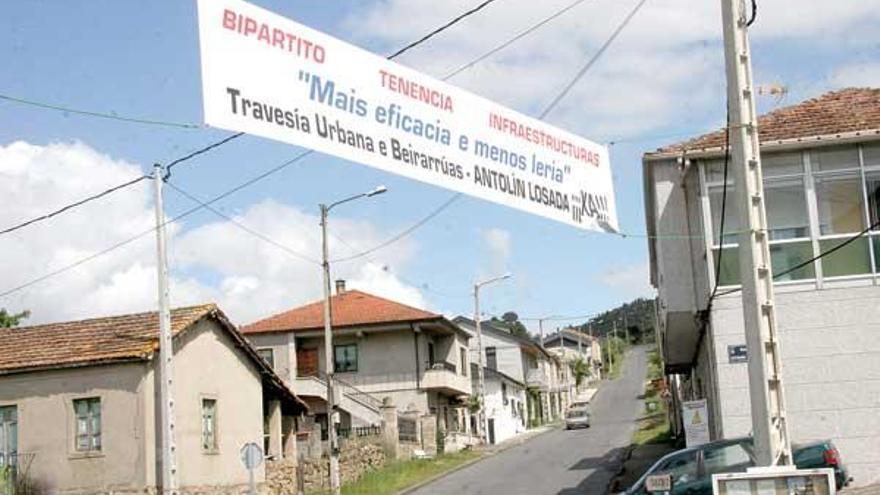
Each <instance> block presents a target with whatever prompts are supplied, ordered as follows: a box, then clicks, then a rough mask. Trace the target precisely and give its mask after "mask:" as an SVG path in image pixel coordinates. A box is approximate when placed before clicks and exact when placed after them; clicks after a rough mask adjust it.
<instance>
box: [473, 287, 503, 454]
mask: <svg viewBox="0 0 880 495" xmlns="http://www.w3.org/2000/svg"><path fill="white" fill-rule="evenodd" d="M510 277H511V274H509V273H506V274H504V275H502V276H500V277H495V278H490V279H488V280H483V281H482V282H477V283H475V284H474V325H475V326H476V330H477V352H478V354H477V357H478V358H479V363H478V365H477V387H478V390H477V394H478V397H479V399H480V409H479V411H478V412H477V419H478V420H479V424H480V426H479V428H480V431H479V432H478V433H479V435H480V439H481V440H482V441H483V442H485V441H486V425H485V422H486V418H485V416H486V388H485V383H484V374H483V332H482V330H480V287H482V286H484V285H489V284H491V283H494V282H500V281H502V280H506V279H508V278H510Z"/></svg>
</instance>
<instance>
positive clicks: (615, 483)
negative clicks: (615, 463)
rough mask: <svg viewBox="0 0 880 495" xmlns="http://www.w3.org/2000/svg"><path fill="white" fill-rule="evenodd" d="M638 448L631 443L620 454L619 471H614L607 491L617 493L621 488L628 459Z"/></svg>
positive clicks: (607, 492) (606, 488)
mask: <svg viewBox="0 0 880 495" xmlns="http://www.w3.org/2000/svg"><path fill="white" fill-rule="evenodd" d="M635 449H636V446H635V445H633V444H630V445H628V446H627V447H626V450H625V451H624V452H623V455H622V456H620V466H619V467H618V468H617V472H616V473H614V476H612V477H611V479H610V480H609V481H608V486H606V487H605V493H606V494H611V493H617V492H619V491H621V490H620V486H619V485H620V477H621V475H622V474H623V473H624V471H626V461H628V460H629V459H630V457H632V453H633V450H635Z"/></svg>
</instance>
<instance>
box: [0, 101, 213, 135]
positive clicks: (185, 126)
mask: <svg viewBox="0 0 880 495" xmlns="http://www.w3.org/2000/svg"><path fill="white" fill-rule="evenodd" d="M0 99H2V100H6V101H10V102H13V103H20V104H22V105H30V106H32V107H37V108H43V109H47V110H58V111H59V112H64V113H73V114H77V115H87V116H89V117H99V118H102V119H111V120H118V121H122V122H133V123H137V124H147V125H158V126H165V127H176V128H179V129H198V128H200V127H202V126H201V125H199V124H188V123H182V122H169V121H165V120H151V119H142V118H138V117H126V116H123V115H117V114H116V113H115V112H114V113H105V112H95V111H92V110H82V109H77V108H72V107H66V106H61V105H53V104H51V103H45V102H40V101H36V100H29V99H25V98H21V97H18V96H11V95H6V94H0Z"/></svg>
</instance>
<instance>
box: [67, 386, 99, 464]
mask: <svg viewBox="0 0 880 495" xmlns="http://www.w3.org/2000/svg"><path fill="white" fill-rule="evenodd" d="M73 411H74V414H75V415H76V417H75V421H76V444H75V448H76V451H77V452H100V451H101V399H100V398H99V397H90V398H88V399H75V400H74V401H73Z"/></svg>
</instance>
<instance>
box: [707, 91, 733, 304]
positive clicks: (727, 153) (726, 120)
mask: <svg viewBox="0 0 880 495" xmlns="http://www.w3.org/2000/svg"><path fill="white" fill-rule="evenodd" d="M729 164H730V102H728V103H727V113H726V116H725V118H724V181H723V184H724V185H723V186H722V189H721V221H720V222H719V226H718V244H719V245H723V244H724V219H725V217H726V216H727V170H728V165H729ZM723 253H724V250H723V249H719V250H718V258H717V259H716V260H715V287H714V288H713V289H712V294H711V295H710V296H709V302H708V303H707V305H708V304H712V299H714V298H715V294H717V293H718V278H719V277H720V276H721V256H722V254H723ZM706 309H707V311H708V307H707V308H706Z"/></svg>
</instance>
